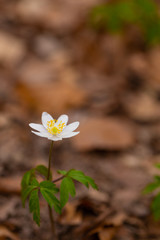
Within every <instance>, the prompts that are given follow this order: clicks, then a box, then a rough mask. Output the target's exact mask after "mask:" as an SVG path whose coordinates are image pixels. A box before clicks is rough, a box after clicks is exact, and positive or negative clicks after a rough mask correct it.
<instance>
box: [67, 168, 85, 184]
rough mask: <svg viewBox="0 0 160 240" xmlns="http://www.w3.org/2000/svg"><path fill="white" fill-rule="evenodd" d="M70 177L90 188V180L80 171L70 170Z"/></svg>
mask: <svg viewBox="0 0 160 240" xmlns="http://www.w3.org/2000/svg"><path fill="white" fill-rule="evenodd" d="M67 175H68V176H69V177H71V178H73V179H75V180H77V181H79V182H81V183H82V184H84V185H85V186H86V187H87V188H88V187H89V184H88V180H87V179H86V176H85V175H84V173H83V172H81V171H78V170H74V169H72V170H70V171H69V172H68V174H67Z"/></svg>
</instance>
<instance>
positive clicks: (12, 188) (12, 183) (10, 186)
mask: <svg viewBox="0 0 160 240" xmlns="http://www.w3.org/2000/svg"><path fill="white" fill-rule="evenodd" d="M21 178H22V177H20V176H18V177H15V176H14V177H5V178H2V177H1V178H0V193H7V194H13V193H14V194H20V192H21Z"/></svg>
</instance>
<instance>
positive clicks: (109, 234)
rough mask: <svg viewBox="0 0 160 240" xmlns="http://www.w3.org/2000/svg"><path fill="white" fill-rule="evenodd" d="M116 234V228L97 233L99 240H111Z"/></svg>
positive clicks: (104, 229)
mask: <svg viewBox="0 0 160 240" xmlns="http://www.w3.org/2000/svg"><path fill="white" fill-rule="evenodd" d="M115 233H116V228H103V229H102V230H101V231H100V232H99V233H98V236H99V239H100V240H111V239H112V238H113V237H114V235H115Z"/></svg>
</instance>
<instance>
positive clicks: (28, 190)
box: [21, 186, 35, 207]
mask: <svg viewBox="0 0 160 240" xmlns="http://www.w3.org/2000/svg"><path fill="white" fill-rule="evenodd" d="M34 188H35V186H28V187H27V188H25V189H23V190H22V192H21V198H22V205H23V207H25V202H26V199H27V197H28V195H29V194H30V193H31V191H32V190H33V189H34Z"/></svg>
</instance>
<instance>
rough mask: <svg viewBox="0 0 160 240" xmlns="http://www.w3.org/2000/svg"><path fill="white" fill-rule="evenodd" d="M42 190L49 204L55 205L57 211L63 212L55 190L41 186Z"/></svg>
mask: <svg viewBox="0 0 160 240" xmlns="http://www.w3.org/2000/svg"><path fill="white" fill-rule="evenodd" d="M40 192H41V194H42V196H43V197H44V199H45V200H46V201H47V203H48V204H49V206H50V207H51V208H52V207H54V209H55V211H56V212H57V213H61V207H60V202H59V200H58V199H57V198H56V197H55V196H54V194H53V191H52V190H49V189H45V188H43V187H42V188H40Z"/></svg>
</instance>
